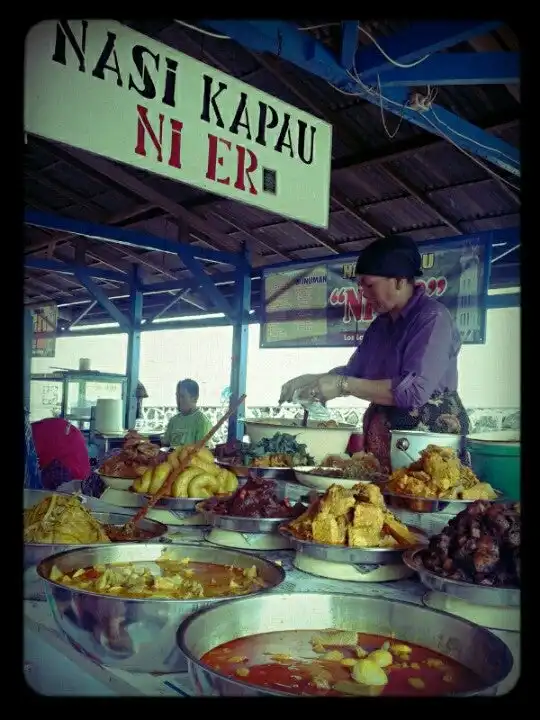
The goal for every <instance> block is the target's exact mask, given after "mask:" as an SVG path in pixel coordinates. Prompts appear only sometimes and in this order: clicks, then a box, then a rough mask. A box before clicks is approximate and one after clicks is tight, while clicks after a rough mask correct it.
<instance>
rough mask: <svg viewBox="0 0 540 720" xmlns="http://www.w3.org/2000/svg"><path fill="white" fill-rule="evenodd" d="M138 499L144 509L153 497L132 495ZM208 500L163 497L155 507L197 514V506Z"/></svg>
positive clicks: (139, 504)
mask: <svg viewBox="0 0 540 720" xmlns="http://www.w3.org/2000/svg"><path fill="white" fill-rule="evenodd" d="M132 494H133V496H134V497H136V498H137V507H143V506H144V505H146V503H147V502H148V500H150V499H151V497H152V495H144V494H143V493H136V492H133V493H132ZM221 497H223V498H226V497H230V495H222V496H221ZM206 499H207V498H187V497H179V498H172V497H162V498H160V499H159V500H158V501H157V503H156V504H155V505H154V506H153V507H154V508H155V509H156V510H157V509H160V510H183V511H192V512H195V511H196V509H197V505H198V504H199V503H201V502H203V500H206Z"/></svg>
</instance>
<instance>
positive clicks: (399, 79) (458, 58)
mask: <svg viewBox="0 0 540 720" xmlns="http://www.w3.org/2000/svg"><path fill="white" fill-rule="evenodd" d="M360 78H361V80H365V78H364V77H363V75H362V74H360ZM379 79H380V83H381V87H384V88H386V87H391V86H399V85H405V86H407V85H511V84H512V83H519V80H520V54H519V53H517V52H471V53H440V54H438V55H431V56H430V57H428V58H427V60H425V61H424V62H423V63H420V65H415V66H414V67H410V68H399V67H391V68H389V69H388V70H385V71H384V72H383V73H382V74H381V75H380V78H379Z"/></svg>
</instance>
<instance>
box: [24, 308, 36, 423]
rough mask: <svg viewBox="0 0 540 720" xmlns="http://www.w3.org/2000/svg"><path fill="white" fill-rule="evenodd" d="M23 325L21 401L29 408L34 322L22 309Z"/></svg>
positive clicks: (27, 311) (29, 314)
mask: <svg viewBox="0 0 540 720" xmlns="http://www.w3.org/2000/svg"><path fill="white" fill-rule="evenodd" d="M23 322H24V325H23V328H24V330H23V333H24V334H23V403H24V407H25V408H27V409H28V410H30V378H31V376H32V340H33V336H34V322H33V319H32V313H31V311H30V310H27V309H25V310H24V321H23Z"/></svg>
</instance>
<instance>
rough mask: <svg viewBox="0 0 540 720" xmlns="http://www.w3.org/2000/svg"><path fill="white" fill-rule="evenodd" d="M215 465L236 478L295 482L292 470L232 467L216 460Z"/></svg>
mask: <svg viewBox="0 0 540 720" xmlns="http://www.w3.org/2000/svg"><path fill="white" fill-rule="evenodd" d="M216 464H217V465H219V466H220V467H222V468H225V469H226V470H230V471H231V472H233V473H234V474H235V475H236V476H237V477H238V478H247V477H248V476H249V475H251V477H257V478H263V479H264V480H283V481H285V482H293V483H295V482H296V475H295V474H294V470H293V469H292V468H262V467H251V465H234V464H233V463H229V462H227V461H226V460H216Z"/></svg>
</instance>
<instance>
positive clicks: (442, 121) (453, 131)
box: [431, 108, 514, 162]
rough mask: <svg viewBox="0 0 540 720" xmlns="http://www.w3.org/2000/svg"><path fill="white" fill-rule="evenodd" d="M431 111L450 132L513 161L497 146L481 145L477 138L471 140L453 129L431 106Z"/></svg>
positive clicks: (512, 159) (512, 160)
mask: <svg viewBox="0 0 540 720" xmlns="http://www.w3.org/2000/svg"><path fill="white" fill-rule="evenodd" d="M431 112H432V113H433V115H434V117H435V118H436V120H437V122H438V123H440V124H441V125H443V126H444V127H446V128H448V130H450V132H452V133H453V134H454V135H457V136H458V137H461V138H463V139H464V140H468V141H469V142H472V143H474V144H475V145H478V147H481V148H484V150H491V151H492V152H496V153H497V155H501V156H502V157H505V158H506V159H507V160H510V162H514V158H513V157H511V156H510V155H508V154H507V153H505V152H503V151H502V150H499V149H498V148H492V147H489V145H483V144H482V143H481V142H478V140H473V139H472V138H469V137H467V136H466V135H463V134H462V133H460V132H458V131H457V130H454V128H452V127H450V125H448V124H447V123H445V122H444V120H441V118H440V117H439V116H438V115H437V113H436V112H435V110H434V109H433V108H431Z"/></svg>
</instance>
